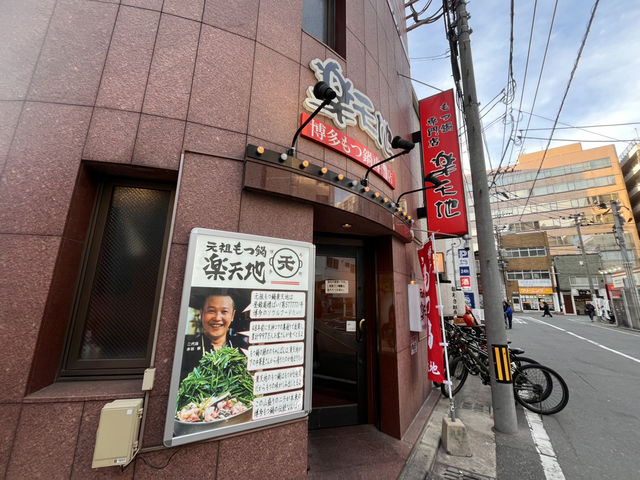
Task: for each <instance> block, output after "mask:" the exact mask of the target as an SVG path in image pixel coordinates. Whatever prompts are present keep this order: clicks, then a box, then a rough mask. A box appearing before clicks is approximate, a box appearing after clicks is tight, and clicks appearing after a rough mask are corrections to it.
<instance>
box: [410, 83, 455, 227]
mask: <svg viewBox="0 0 640 480" xmlns="http://www.w3.org/2000/svg"><path fill="white" fill-rule="evenodd" d="M420 131H421V135H422V158H423V161H424V174H425V176H426V175H429V174H431V176H432V177H434V178H436V179H437V180H439V181H440V182H441V185H440V186H439V187H435V188H430V189H428V190H426V194H425V195H426V207H427V221H428V222H429V223H428V226H429V230H430V231H432V232H434V233H435V235H436V236H437V237H439V236H442V235H441V234H447V236H450V235H464V234H465V233H467V208H466V205H465V191H464V182H463V178H462V163H461V159H460V146H459V144H458V127H457V124H456V112H455V100H454V98H453V90H447V91H446V92H442V93H439V94H437V95H434V96H432V97H429V98H425V99H423V100H420ZM430 186H433V184H432V183H431V182H427V181H426V180H425V187H430Z"/></svg>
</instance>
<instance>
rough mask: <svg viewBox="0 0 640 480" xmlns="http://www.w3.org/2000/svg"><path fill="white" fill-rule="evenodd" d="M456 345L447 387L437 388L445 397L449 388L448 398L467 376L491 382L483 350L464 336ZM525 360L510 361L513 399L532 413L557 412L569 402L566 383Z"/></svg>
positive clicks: (445, 385) (542, 366) (553, 371)
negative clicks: (476, 376) (475, 376)
mask: <svg viewBox="0 0 640 480" xmlns="http://www.w3.org/2000/svg"><path fill="white" fill-rule="evenodd" d="M456 342H458V346H457V352H458V354H459V355H458V356H455V357H453V358H452V360H451V361H450V362H449V371H450V372H451V374H450V380H451V384H450V385H449V384H446V383H445V384H442V385H441V386H440V389H441V391H442V393H443V394H444V395H445V396H449V388H451V395H452V396H453V395H455V394H456V393H458V392H459V391H460V389H461V388H462V386H463V385H464V382H465V381H466V380H467V377H468V375H469V374H472V375H479V376H480V379H481V380H482V383H483V384H484V385H488V384H489V383H490V381H491V376H490V373H489V355H488V353H487V351H486V349H483V348H481V346H479V345H478V344H477V342H476V341H470V340H468V339H466V338H464V337H460V338H457V339H456ZM485 347H486V345H485ZM525 358H526V357H519V358H518V356H517V355H516V356H515V357H514V359H512V362H511V372H512V379H513V391H514V398H515V400H516V401H517V402H518V403H519V404H521V405H522V406H523V407H525V408H527V409H528V410H531V411H532V412H536V413H540V414H543V415H550V414H553V413H558V412H559V411H561V410H562V409H563V408H564V407H565V406H566V405H567V403H568V402H569V388H568V387H567V384H566V382H565V381H564V379H563V378H562V377H561V376H560V375H559V374H558V373H557V372H556V371H555V370H552V369H551V368H549V367H547V366H544V365H540V364H538V363H525V361H524V359H525ZM527 360H531V359H527Z"/></svg>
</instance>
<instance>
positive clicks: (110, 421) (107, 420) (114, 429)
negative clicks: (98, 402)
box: [91, 398, 143, 468]
mask: <svg viewBox="0 0 640 480" xmlns="http://www.w3.org/2000/svg"><path fill="white" fill-rule="evenodd" d="M142 403H143V401H142V399H141V398H135V399H127V400H115V401H113V402H111V403H107V404H106V405H105V406H104V407H102V411H101V413H100V423H99V425H98V431H97V432H96V445H95V448H94V450H93V462H92V463H91V467H92V468H100V467H114V466H125V465H127V464H129V462H131V460H133V457H134V456H135V454H136V452H137V450H138V432H139V431H140V421H141V419H142Z"/></svg>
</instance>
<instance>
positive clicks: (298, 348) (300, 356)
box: [247, 342, 304, 370]
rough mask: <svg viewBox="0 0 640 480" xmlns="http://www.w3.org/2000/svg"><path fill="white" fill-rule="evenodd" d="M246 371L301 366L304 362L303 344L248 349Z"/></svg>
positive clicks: (281, 344)
mask: <svg viewBox="0 0 640 480" xmlns="http://www.w3.org/2000/svg"><path fill="white" fill-rule="evenodd" d="M247 358H248V363H247V370H264V369H267V368H278V367H289V366H293V365H301V364H302V363H303V361H304V343H303V342H294V343H277V344H274V345H255V346H253V345H252V346H250V347H249V354H248V357H247Z"/></svg>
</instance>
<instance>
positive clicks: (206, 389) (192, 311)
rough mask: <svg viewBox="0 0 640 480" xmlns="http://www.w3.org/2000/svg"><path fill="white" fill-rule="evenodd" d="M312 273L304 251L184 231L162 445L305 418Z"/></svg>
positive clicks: (300, 245)
mask: <svg viewBox="0 0 640 480" xmlns="http://www.w3.org/2000/svg"><path fill="white" fill-rule="evenodd" d="M314 264H315V247H314V246H313V244H310V243H305V242H298V241H293V240H285V239H278V238H272V237H262V236H256V235H248V234H240V233H235V232H223V231H219V230H205V229H199V228H196V229H193V230H192V231H191V236H190V239H189V250H188V253H187V264H186V269H185V280H184V286H183V291H182V302H181V307H180V320H179V325H178V334H177V336H176V346H175V356H174V363H173V370H172V376H171V388H170V393H169V400H168V406H167V415H166V421H165V431H164V444H165V445H167V446H175V445H181V444H185V443H190V442H194V441H199V440H204V439H207V438H212V437H218V436H222V435H228V434H233V433H237V432H240V431H244V430H250V429H254V428H259V427H263V426H265V425H271V424H275V423H280V422H284V421H288V420H291V419H295V418H300V417H303V416H305V415H307V414H308V413H309V411H310V410H311V390H310V388H311V369H310V368H306V367H307V365H310V364H311V363H310V362H311V360H310V355H311V354H312V352H311V347H310V338H311V336H312V335H313V325H312V322H311V318H312V315H313V309H312V306H313V291H311V290H310V285H312V284H313V283H312V279H313V275H314V271H313V268H314Z"/></svg>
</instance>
